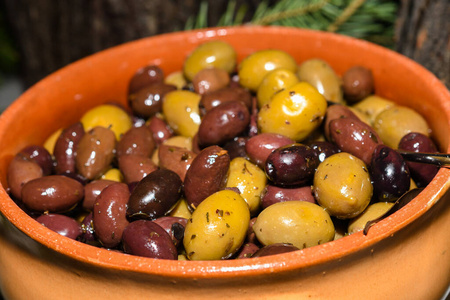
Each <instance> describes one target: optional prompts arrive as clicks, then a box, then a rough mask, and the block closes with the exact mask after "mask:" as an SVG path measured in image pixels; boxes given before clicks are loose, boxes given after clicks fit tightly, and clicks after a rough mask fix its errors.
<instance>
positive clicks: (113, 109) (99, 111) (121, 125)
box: [80, 104, 133, 140]
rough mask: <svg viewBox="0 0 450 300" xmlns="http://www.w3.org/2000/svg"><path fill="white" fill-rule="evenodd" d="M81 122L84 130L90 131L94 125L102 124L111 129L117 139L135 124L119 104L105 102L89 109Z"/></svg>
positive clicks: (101, 125)
mask: <svg viewBox="0 0 450 300" xmlns="http://www.w3.org/2000/svg"><path fill="white" fill-rule="evenodd" d="M80 122H81V123H82V124H83V127H84V130H85V131H86V132H88V131H89V130H91V129H92V128H94V127H97V126H100V127H105V128H109V129H111V130H112V131H113V132H114V134H115V136H116V139H117V140H120V138H121V136H122V135H123V134H124V133H125V132H127V131H128V129H130V128H131V126H132V125H133V124H132V122H131V118H130V116H129V115H128V113H127V112H126V111H125V110H123V109H122V108H120V107H118V106H117V105H111V104H103V105H99V106H96V107H94V108H92V109H90V110H88V111H87V112H86V113H85V114H84V115H83V116H82V117H81V120H80Z"/></svg>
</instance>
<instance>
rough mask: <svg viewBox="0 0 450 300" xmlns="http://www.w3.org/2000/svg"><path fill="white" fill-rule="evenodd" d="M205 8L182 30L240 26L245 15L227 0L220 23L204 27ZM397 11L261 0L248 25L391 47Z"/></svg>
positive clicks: (355, 0) (369, 1)
mask: <svg viewBox="0 0 450 300" xmlns="http://www.w3.org/2000/svg"><path fill="white" fill-rule="evenodd" d="M207 5H208V4H207V2H206V1H203V2H202V3H201V6H200V10H199V12H198V14H197V15H196V16H192V17H191V18H190V19H189V21H188V22H187V24H186V27H185V29H186V30H188V29H196V28H204V27H208V26H211V27H212V26H233V25H239V24H243V20H244V16H245V15H246V13H248V8H247V7H246V6H245V5H241V6H239V7H237V5H236V0H231V1H229V2H228V6H227V9H226V11H225V13H224V14H223V16H222V17H221V18H220V21H219V22H218V23H217V24H208V20H207V15H208V7H207ZM397 10H398V1H395V0H390V1H389V0H281V1H278V2H277V3H275V4H273V5H272V6H270V5H269V4H268V1H263V2H261V4H260V5H259V6H258V7H257V9H256V11H255V12H254V13H253V16H252V18H251V20H250V21H249V23H251V24H260V25H280V26H290V27H299V28H308V29H315V30H322V31H332V32H337V33H340V34H344V35H348V36H352V37H356V38H361V39H365V40H369V41H372V42H375V43H377V44H380V45H383V46H386V47H392V46H393V45H394V39H393V35H394V29H393V28H394V23H395V20H396V18H397Z"/></svg>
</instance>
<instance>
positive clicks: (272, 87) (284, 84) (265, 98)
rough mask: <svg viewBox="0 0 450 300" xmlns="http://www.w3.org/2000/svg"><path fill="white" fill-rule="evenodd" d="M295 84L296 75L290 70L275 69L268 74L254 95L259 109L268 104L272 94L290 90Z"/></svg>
mask: <svg viewBox="0 0 450 300" xmlns="http://www.w3.org/2000/svg"><path fill="white" fill-rule="evenodd" d="M297 82H298V78H297V75H295V73H294V72H292V71H290V70H287V69H276V70H273V71H271V72H269V73H268V74H267V75H266V76H265V77H264V79H263V80H262V82H261V84H260V85H259V87H258V91H257V93H256V97H257V99H258V106H259V108H261V107H263V106H264V105H266V104H268V103H269V102H270V100H271V98H272V96H273V95H274V94H276V93H278V92H279V91H281V90H284V89H287V88H290V87H291V86H293V85H294V84H296V83H297Z"/></svg>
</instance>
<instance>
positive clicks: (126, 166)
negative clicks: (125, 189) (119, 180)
mask: <svg viewBox="0 0 450 300" xmlns="http://www.w3.org/2000/svg"><path fill="white" fill-rule="evenodd" d="M119 169H120V171H121V172H122V174H123V178H124V181H125V182H126V183H131V182H135V181H140V180H141V179H142V178H144V177H145V176H147V175H148V174H150V173H152V172H153V171H155V170H156V169H158V166H156V165H155V163H154V162H153V161H152V159H151V158H149V157H147V156H142V155H122V156H120V157H119Z"/></svg>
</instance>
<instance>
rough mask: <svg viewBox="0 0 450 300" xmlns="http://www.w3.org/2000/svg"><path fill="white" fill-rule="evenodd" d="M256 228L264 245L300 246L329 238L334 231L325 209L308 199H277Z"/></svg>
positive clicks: (266, 210)
mask: <svg viewBox="0 0 450 300" xmlns="http://www.w3.org/2000/svg"><path fill="white" fill-rule="evenodd" d="M253 230H254V231H255V234H256V237H257V238H258V240H259V241H260V242H261V244H263V245H264V246H267V245H271V244H277V243H289V244H292V245H294V246H295V247H297V248H299V249H303V248H307V247H312V246H317V245H320V244H323V243H326V242H329V241H331V240H333V238H334V232H335V230H334V225H333V222H332V220H331V218H330V216H329V214H328V213H327V212H326V211H325V209H324V208H323V207H320V206H319V205H317V204H314V203H311V202H307V201H287V202H278V203H275V204H273V205H271V206H269V207H267V208H266V209H264V210H263V211H262V212H261V213H260V214H259V216H258V218H257V219H256V222H255V225H253Z"/></svg>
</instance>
